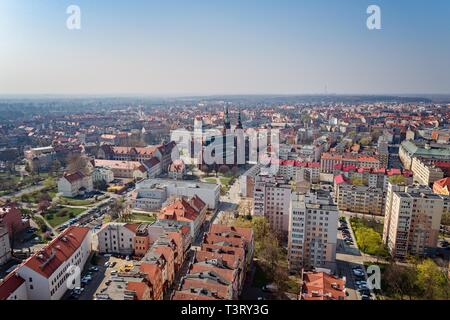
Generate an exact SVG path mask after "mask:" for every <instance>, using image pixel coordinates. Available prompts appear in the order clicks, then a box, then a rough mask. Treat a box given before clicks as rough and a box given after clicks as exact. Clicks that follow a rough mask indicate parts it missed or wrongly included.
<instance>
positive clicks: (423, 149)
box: [398, 140, 450, 170]
mask: <svg viewBox="0 0 450 320" xmlns="http://www.w3.org/2000/svg"><path fill="white" fill-rule="evenodd" d="M398 155H399V157H400V160H401V162H402V164H403V166H404V167H405V169H408V170H411V167H412V162H413V158H414V157H418V158H422V159H426V160H443V161H445V160H447V161H448V159H450V145H448V144H437V143H434V144H429V143H425V142H418V141H411V140H407V141H403V142H402V144H401V145H400V150H399V154H398Z"/></svg>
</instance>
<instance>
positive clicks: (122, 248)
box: [97, 223, 139, 255]
mask: <svg viewBox="0 0 450 320" xmlns="http://www.w3.org/2000/svg"><path fill="white" fill-rule="evenodd" d="M138 227H139V225H138V224H131V223H127V224H124V223H108V224H104V225H103V227H102V228H101V229H100V230H99V231H98V232H97V239H98V251H99V252H100V253H118V254H122V255H131V254H133V252H134V248H135V243H134V237H135V235H136V230H137V229H138Z"/></svg>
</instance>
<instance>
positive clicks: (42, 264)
mask: <svg viewBox="0 0 450 320" xmlns="http://www.w3.org/2000/svg"><path fill="white" fill-rule="evenodd" d="M89 231H90V230H89V228H84V227H74V226H71V227H69V228H67V229H66V230H64V231H63V232H62V233H61V234H60V235H59V236H58V237H57V238H55V239H53V240H52V241H51V242H50V243H49V244H48V245H47V246H45V247H44V248H43V249H42V250H41V251H39V252H37V253H35V254H34V255H32V256H31V257H30V258H28V260H26V261H25V262H24V263H23V265H24V266H27V267H28V268H30V269H32V270H34V271H35V272H37V273H39V274H41V275H42V276H44V277H45V278H49V277H50V276H51V275H52V274H53V273H54V272H55V271H56V270H57V269H58V268H59V267H60V266H61V264H63V263H64V262H65V261H66V260H68V259H69V258H70V257H71V256H72V255H73V254H74V253H75V251H76V250H77V249H78V248H79V247H80V246H81V244H82V242H83V241H84V239H85V238H86V236H87V235H88V233H89Z"/></svg>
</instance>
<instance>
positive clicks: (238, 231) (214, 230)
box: [209, 224, 253, 242]
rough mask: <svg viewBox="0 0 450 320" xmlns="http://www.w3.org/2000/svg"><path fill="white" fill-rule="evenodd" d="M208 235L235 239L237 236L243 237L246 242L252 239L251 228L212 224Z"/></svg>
mask: <svg viewBox="0 0 450 320" xmlns="http://www.w3.org/2000/svg"><path fill="white" fill-rule="evenodd" d="M209 233H211V234H215V235H222V236H224V235H230V236H231V235H232V236H234V237H236V235H239V236H241V237H243V238H244V239H245V240H246V241H247V242H251V241H252V239H253V229H252V228H242V227H229V226H227V225H223V224H213V225H212V226H211V230H210V231H209Z"/></svg>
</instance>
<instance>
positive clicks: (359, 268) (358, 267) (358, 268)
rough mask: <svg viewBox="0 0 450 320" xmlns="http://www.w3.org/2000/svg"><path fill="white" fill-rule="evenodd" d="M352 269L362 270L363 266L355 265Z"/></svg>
mask: <svg viewBox="0 0 450 320" xmlns="http://www.w3.org/2000/svg"><path fill="white" fill-rule="evenodd" d="M352 270H362V267H361V266H354V267H352Z"/></svg>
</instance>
